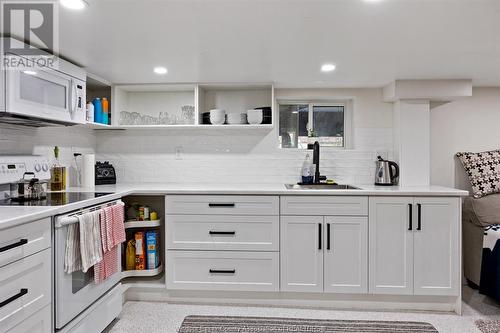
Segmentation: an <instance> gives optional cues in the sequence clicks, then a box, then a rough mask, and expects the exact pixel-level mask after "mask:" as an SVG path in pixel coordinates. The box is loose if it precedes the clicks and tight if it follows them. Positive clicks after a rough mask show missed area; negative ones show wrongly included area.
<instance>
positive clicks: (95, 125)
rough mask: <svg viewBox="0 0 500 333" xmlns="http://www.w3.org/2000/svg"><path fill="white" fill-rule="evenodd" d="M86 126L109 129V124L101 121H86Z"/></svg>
mask: <svg viewBox="0 0 500 333" xmlns="http://www.w3.org/2000/svg"><path fill="white" fill-rule="evenodd" d="M85 126H86V127H88V128H91V129H111V128H112V126H111V125H106V124H101V123H86V124H85Z"/></svg>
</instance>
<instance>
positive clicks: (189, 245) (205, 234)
mask: <svg viewBox="0 0 500 333" xmlns="http://www.w3.org/2000/svg"><path fill="white" fill-rule="evenodd" d="M166 223H167V224H166V226H167V232H166V234H167V248H168V249H178V250H249V251H278V249H279V216H277V215H276V216H243V215H167V217H166Z"/></svg>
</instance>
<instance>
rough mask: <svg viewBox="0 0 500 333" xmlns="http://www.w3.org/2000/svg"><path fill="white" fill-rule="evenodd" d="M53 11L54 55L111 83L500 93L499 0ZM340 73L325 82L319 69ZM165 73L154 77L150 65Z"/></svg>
mask: <svg viewBox="0 0 500 333" xmlns="http://www.w3.org/2000/svg"><path fill="white" fill-rule="evenodd" d="M88 2H89V3H90V6H89V7H88V8H86V9H85V10H84V11H71V10H68V9H65V8H61V10H60V14H61V15H60V17H61V18H60V52H61V54H62V55H63V56H65V57H66V58H69V59H70V60H73V61H75V62H76V63H79V64H81V65H83V66H85V67H86V68H87V69H88V71H90V72H93V73H95V74H98V75H100V76H102V77H103V78H106V79H108V80H109V81H111V82H115V83H145V82H197V81H204V82H211V81H226V82H248V81H250V82H275V83H276V85H277V86H281V87H285V86H286V87H303V86H325V87H373V86H383V85H385V84H387V83H388V82H390V81H392V80H394V79H418V78H426V79H432V78H472V79H473V81H474V85H476V86H479V85H480V86H500V1H499V0H383V1H380V2H377V3H369V2H365V1H364V0H328V1H327V0H324V1H320V0H300V1H299V0H164V1H159V0H156V1H154V0H135V1H133V0H88ZM326 62H332V63H335V64H336V65H337V70H336V71H335V72H333V73H329V74H325V73H322V72H321V71H320V66H321V65H322V64H323V63H326ZM158 65H163V66H166V67H167V68H168V71H169V72H168V74H167V75H165V76H158V75H156V74H154V73H153V67H154V66H158Z"/></svg>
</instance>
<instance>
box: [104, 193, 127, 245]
mask: <svg viewBox="0 0 500 333" xmlns="http://www.w3.org/2000/svg"><path fill="white" fill-rule="evenodd" d="M124 207H125V205H124V204H123V203H118V204H116V205H114V206H112V207H111V213H112V218H111V224H112V226H111V229H112V235H113V237H112V239H111V247H114V246H117V245H120V244H121V243H123V242H125V240H126V235H125V224H124V222H125V213H124ZM109 245H110V244H108V247H109Z"/></svg>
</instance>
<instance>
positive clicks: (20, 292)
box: [0, 288, 28, 308]
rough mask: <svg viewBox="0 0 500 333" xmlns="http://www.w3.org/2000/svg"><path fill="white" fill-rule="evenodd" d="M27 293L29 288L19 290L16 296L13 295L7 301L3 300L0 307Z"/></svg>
mask: <svg viewBox="0 0 500 333" xmlns="http://www.w3.org/2000/svg"><path fill="white" fill-rule="evenodd" d="M27 293H28V289H25V288H23V289H21V290H20V291H19V293H17V294H15V295H14V296H12V297H10V298H8V299H6V300H5V301H3V302H1V303H0V308H3V307H4V306H6V305H7V304H9V303H12V302H14V301H15V300H16V299H18V298H21V297H23V296H24V295H26V294H27Z"/></svg>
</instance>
